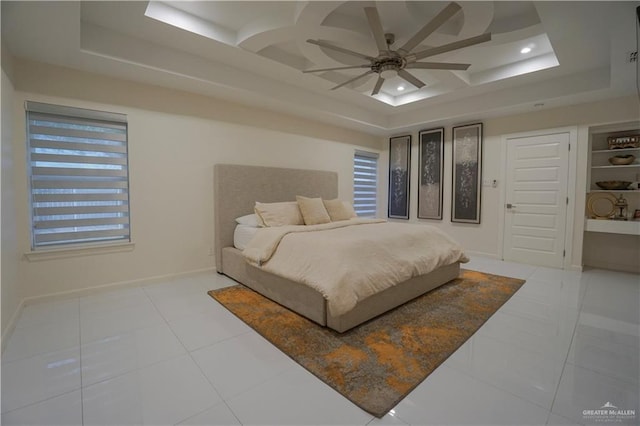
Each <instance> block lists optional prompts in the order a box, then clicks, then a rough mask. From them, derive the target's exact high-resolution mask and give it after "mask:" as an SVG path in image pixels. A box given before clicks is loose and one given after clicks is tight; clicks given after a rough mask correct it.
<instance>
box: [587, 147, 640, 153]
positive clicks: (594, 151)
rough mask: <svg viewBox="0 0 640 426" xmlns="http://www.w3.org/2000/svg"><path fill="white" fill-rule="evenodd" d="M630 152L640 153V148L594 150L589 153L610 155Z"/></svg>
mask: <svg viewBox="0 0 640 426" xmlns="http://www.w3.org/2000/svg"><path fill="white" fill-rule="evenodd" d="M630 151H640V148H619V149H594V150H593V151H591V152H592V153H594V154H601V153H603V154H604V153H607V154H611V153H612V152H630Z"/></svg>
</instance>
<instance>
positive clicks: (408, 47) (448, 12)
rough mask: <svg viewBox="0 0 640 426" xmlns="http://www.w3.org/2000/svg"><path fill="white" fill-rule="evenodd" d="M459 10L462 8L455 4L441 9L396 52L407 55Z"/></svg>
mask: <svg viewBox="0 0 640 426" xmlns="http://www.w3.org/2000/svg"><path fill="white" fill-rule="evenodd" d="M460 9H462V7H461V6H460V5H458V4H457V3H453V2H451V3H449V5H448V6H447V7H445V8H444V9H442V10H441V11H440V13H438V14H437V15H436V17H435V18H433V19H432V20H431V21H430V22H428V23H427V24H426V25H425V26H424V27H422V28H421V29H420V30H419V31H418V32H417V33H415V35H414V36H413V37H411V38H410V39H409V41H407V42H406V43H405V44H404V45H403V46H402V47H401V48H400V49H398V52H400V53H401V54H407V53H409V52H411V51H412V50H413V49H415V47H416V46H417V45H419V44H420V43H422V41H423V40H424V39H426V38H427V37H429V35H431V33H433V32H434V31H435V30H437V29H438V28H440V27H441V26H442V24H444V23H445V22H447V21H448V20H449V19H450V18H451V17H453V15H455V14H456V13H458V11H460Z"/></svg>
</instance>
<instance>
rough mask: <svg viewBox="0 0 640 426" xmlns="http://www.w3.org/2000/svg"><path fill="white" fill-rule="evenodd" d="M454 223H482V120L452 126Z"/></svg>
mask: <svg viewBox="0 0 640 426" xmlns="http://www.w3.org/2000/svg"><path fill="white" fill-rule="evenodd" d="M452 163H453V187H452V189H451V222H463V223H480V199H481V187H482V177H481V171H482V123H476V124H469V125H466V126H458V127H454V128H453V155H452Z"/></svg>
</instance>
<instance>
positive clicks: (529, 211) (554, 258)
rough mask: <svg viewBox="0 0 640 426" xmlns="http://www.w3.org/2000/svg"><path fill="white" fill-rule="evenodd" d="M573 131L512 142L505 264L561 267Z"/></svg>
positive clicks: (512, 139)
mask: <svg viewBox="0 0 640 426" xmlns="http://www.w3.org/2000/svg"><path fill="white" fill-rule="evenodd" d="M568 174H569V133H554V134H548V135H537V136H529V137H514V138H509V139H507V174H506V205H505V206H504V208H505V209H506V211H505V230H504V247H503V248H504V250H503V255H504V260H512V261H516V262H522V263H529V264H534V265H541V266H550V267H555V268H562V266H563V260H564V251H565V230H566V218H567V181H568Z"/></svg>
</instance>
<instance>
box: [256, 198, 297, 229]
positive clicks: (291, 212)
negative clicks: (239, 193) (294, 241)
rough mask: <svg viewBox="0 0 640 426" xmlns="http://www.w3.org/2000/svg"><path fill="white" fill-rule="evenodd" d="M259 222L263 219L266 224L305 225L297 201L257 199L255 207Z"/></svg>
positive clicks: (268, 225)
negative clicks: (263, 200) (270, 201)
mask: <svg viewBox="0 0 640 426" xmlns="http://www.w3.org/2000/svg"><path fill="white" fill-rule="evenodd" d="M254 210H255V212H256V215H258V218H259V219H258V222H259V221H260V220H262V223H264V226H267V227H270V226H286V225H304V220H303V219H302V215H301V214H300V208H298V203H297V202H295V201H285V202H282V203H260V202H257V201H256V206H255V207H254Z"/></svg>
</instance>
